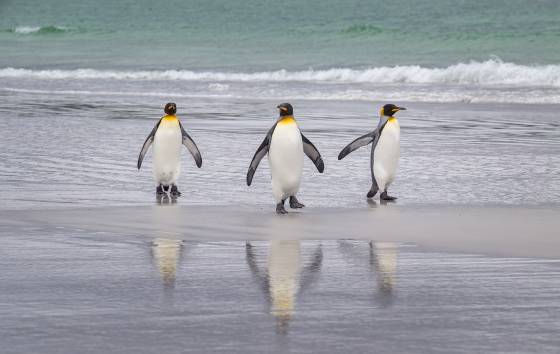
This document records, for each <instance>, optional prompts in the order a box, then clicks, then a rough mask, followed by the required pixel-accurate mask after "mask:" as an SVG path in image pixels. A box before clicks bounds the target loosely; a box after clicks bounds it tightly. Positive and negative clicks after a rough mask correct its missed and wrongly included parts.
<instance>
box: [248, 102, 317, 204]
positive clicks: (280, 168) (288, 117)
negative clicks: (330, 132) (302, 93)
mask: <svg viewBox="0 0 560 354" xmlns="http://www.w3.org/2000/svg"><path fill="white" fill-rule="evenodd" d="M276 108H278V110H279V111H280V117H279V118H278V120H277V121H276V123H275V124H274V125H273V126H272V128H270V130H269V131H268V133H267V134H266V137H265V138H264V140H263V142H262V143H261V145H260V146H259V148H258V149H257V152H255V155H254V156H253V160H251V164H250V165H249V171H248V172H247V185H248V186H250V185H251V182H252V181H253V175H254V174H255V171H256V170H257V167H258V166H259V163H260V161H261V160H262V158H263V157H264V156H265V155H266V154H268V161H269V164H270V173H271V177H272V193H273V195H274V199H275V201H276V212H277V213H278V214H286V213H287V211H286V209H285V208H284V202H285V201H286V199H287V198H288V197H289V198H290V208H292V209H297V208H303V207H304V205H303V204H301V203H300V202H299V201H298V200H297V198H296V194H297V192H298V190H299V186H300V182H301V175H302V171H303V154H304V153H305V155H307V157H309V158H310V159H311V161H313V163H314V164H315V167H317V170H318V171H319V172H320V173H323V171H324V169H325V164H324V163H323V159H322V158H321V154H320V153H319V151H318V150H317V148H316V147H315V145H313V144H312V143H311V141H309V139H307V138H306V137H305V136H304V135H303V134H302V133H301V131H300V130H299V127H298V124H297V122H296V120H295V119H294V110H293V108H292V105H291V104H289V103H282V104H280V105H279V106H277V107H276Z"/></svg>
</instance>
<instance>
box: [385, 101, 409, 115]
mask: <svg viewBox="0 0 560 354" xmlns="http://www.w3.org/2000/svg"><path fill="white" fill-rule="evenodd" d="M403 110H406V108H404V107H397V106H395V105H394V104H392V103H389V104H386V105H385V106H383V108H381V115H382V116H387V117H392V116H393V115H394V114H395V113H397V112H398V111H403Z"/></svg>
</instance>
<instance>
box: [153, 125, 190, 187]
mask: <svg viewBox="0 0 560 354" xmlns="http://www.w3.org/2000/svg"><path fill="white" fill-rule="evenodd" d="M182 139H183V138H182V135H181V129H180V128H179V125H178V124H177V125H171V124H170V125H164V124H163V123H162V124H160V126H159V128H158V130H157V132H156V134H155V137H154V143H153V154H154V180H155V182H156V185H159V184H163V185H164V186H169V185H171V184H174V183H175V182H176V181H177V178H179V174H180V172H181V146H182Z"/></svg>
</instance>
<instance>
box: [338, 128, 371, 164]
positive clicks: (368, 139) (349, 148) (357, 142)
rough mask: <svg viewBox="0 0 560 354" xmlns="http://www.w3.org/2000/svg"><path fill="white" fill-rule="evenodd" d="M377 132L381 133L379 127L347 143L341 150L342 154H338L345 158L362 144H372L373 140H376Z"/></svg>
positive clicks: (339, 156) (340, 157)
mask: <svg viewBox="0 0 560 354" xmlns="http://www.w3.org/2000/svg"><path fill="white" fill-rule="evenodd" d="M377 134H379V130H378V129H376V130H374V131H372V132H371V133H367V134H366V135H362V136H361V137H359V138H358V139H356V140H354V141H353V142H351V143H350V144H348V145H346V147H345V148H344V149H342V150H341V151H340V154H338V159H339V160H342V159H343V158H345V157H346V155H348V154H349V153H351V152H352V151H354V150H356V149H358V148H361V147H362V146H366V145H368V144H371V143H372V142H373V140H375V137H376V135H377Z"/></svg>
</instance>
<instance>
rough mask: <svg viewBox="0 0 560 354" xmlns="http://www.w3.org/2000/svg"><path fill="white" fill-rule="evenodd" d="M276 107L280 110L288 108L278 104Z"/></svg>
mask: <svg viewBox="0 0 560 354" xmlns="http://www.w3.org/2000/svg"><path fill="white" fill-rule="evenodd" d="M276 108H278V109H279V110H281V111H284V112H285V111H287V110H288V108H286V107H284V106H276Z"/></svg>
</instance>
